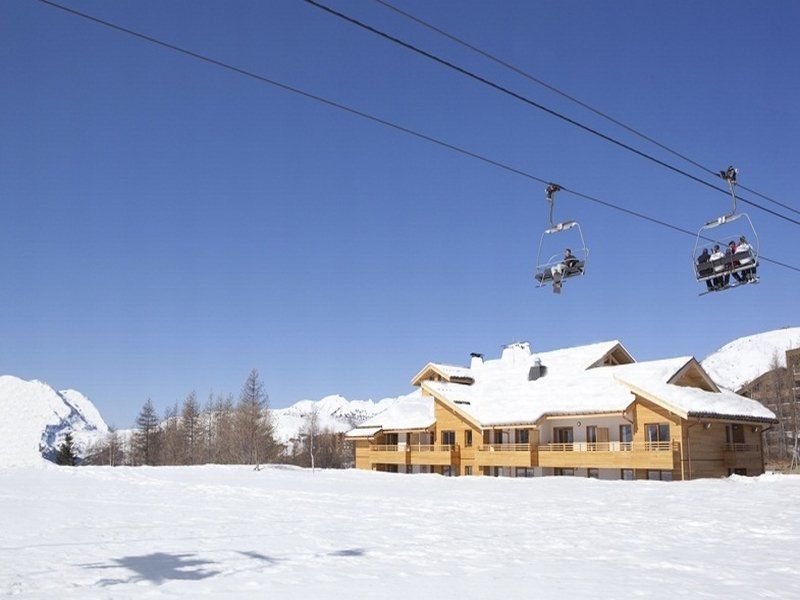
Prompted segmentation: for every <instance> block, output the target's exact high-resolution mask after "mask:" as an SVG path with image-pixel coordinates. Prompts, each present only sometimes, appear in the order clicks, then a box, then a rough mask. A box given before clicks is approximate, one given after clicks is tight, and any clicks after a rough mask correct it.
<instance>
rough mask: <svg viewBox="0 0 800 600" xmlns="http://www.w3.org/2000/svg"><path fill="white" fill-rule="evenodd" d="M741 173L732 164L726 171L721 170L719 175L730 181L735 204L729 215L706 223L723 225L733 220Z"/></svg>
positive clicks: (729, 185) (729, 186)
mask: <svg viewBox="0 0 800 600" xmlns="http://www.w3.org/2000/svg"><path fill="white" fill-rule="evenodd" d="M737 175H739V169H737V168H736V167H734V166H733V165H730V166H729V167H728V168H727V169H726V170H725V171H720V172H719V176H720V177H721V178H722V179H724V180H725V181H727V182H728V189H729V190H730V192H731V199H732V200H733V206H732V207H731V212H730V213H728V214H727V215H723V216H721V217H719V218H717V219H714V220H713V221H709V222H708V223H706V225H711V226H713V225H723V224H725V223H726V222H728V221H732V220H733V219H734V218H735V216H736V189H735V186H736V183H737V182H736V177H737Z"/></svg>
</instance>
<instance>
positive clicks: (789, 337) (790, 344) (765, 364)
mask: <svg viewBox="0 0 800 600" xmlns="http://www.w3.org/2000/svg"><path fill="white" fill-rule="evenodd" d="M793 348H800V327H788V328H786V329H776V330H774V331H765V332H764V333H758V334H756V335H750V336H747V337H742V338H739V339H736V340H733V341H732V342H730V343H728V344H725V345H724V346H723V347H722V348H720V349H719V350H717V351H716V352H714V353H712V354H710V355H709V356H708V357H707V358H706V359H705V360H703V363H702V364H703V368H704V369H705V370H706V372H707V373H708V374H709V375H710V376H711V378H712V379H713V380H714V381H715V382H716V383H717V384H719V385H721V386H723V387H726V388H728V389H729V390H734V391H736V390H738V389H740V388H741V387H742V386H743V385H745V384H747V383H750V382H751V381H753V380H754V379H757V378H758V377H759V376H761V375H763V374H764V373H766V372H768V371H771V370H772V369H773V364H774V363H776V361H777V366H779V367H785V366H786V351H787V350H791V349H793Z"/></svg>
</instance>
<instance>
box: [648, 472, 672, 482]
mask: <svg viewBox="0 0 800 600" xmlns="http://www.w3.org/2000/svg"><path fill="white" fill-rule="evenodd" d="M647 478H648V479H650V480H652V481H672V471H655V470H651V471H648V472H647Z"/></svg>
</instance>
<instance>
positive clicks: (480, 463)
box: [347, 341, 776, 480]
mask: <svg viewBox="0 0 800 600" xmlns="http://www.w3.org/2000/svg"><path fill="white" fill-rule="evenodd" d="M412 384H413V385H415V386H418V387H419V388H420V393H419V394H418V395H416V396H412V397H407V398H404V399H403V400H401V401H399V402H398V403H397V404H395V405H393V406H392V407H390V408H389V409H388V410H386V411H384V412H382V413H380V414H378V415H377V416H375V417H374V418H372V419H370V420H368V421H366V422H365V423H362V424H361V425H359V426H358V427H356V428H355V429H353V430H351V431H349V432H348V433H347V437H348V438H349V439H351V440H353V442H354V445H355V460H356V467H357V468H360V469H370V470H375V471H390V472H398V473H440V474H442V475H490V476H510V477H538V476H544V475H575V476H583V477H596V478H600V479H660V480H686V479H697V478H700V477H722V476H727V475H730V474H733V473H736V474H741V475H758V474H761V473H763V471H764V458H763V451H762V438H763V432H764V430H765V429H766V428H769V427H771V426H772V425H773V424H774V423H775V422H776V419H775V415H774V414H773V413H772V412H771V411H770V410H769V409H767V408H765V407H764V406H763V405H761V404H760V403H758V402H756V401H753V400H750V399H748V398H745V397H742V396H740V395H737V394H735V393H733V392H730V391H727V390H722V389H720V388H719V387H717V385H716V384H715V383H714V382H713V381H712V380H711V378H710V377H709V376H708V374H707V373H706V372H705V371H704V370H703V368H702V367H701V366H700V364H699V363H698V362H697V361H696V360H695V359H694V358H692V357H689V356H685V357H679V358H672V359H667V360H657V361H648V362H638V363H637V362H635V361H634V359H633V357H632V356H631V355H630V354H629V353H628V351H627V350H625V348H624V347H623V346H622V344H621V343H620V342H618V341H610V342H603V343H598V344H591V345H587V346H580V347H577V348H569V349H564V350H555V351H551V352H543V353H539V354H533V353H531V350H530V346H529V344H527V343H525V342H520V343H514V344H510V345H508V346H506V347H505V348H504V349H503V352H502V355H501V357H500V358H499V359H496V360H487V361H484V360H483V357H482V356H481V355H477V354H474V355H472V359H471V363H470V366H469V367H460V366H453V365H444V364H438V363H428V364H427V365H425V367H423V368H422V370H421V371H420V372H419V373H417V374H416V375H415V376H414V378H413V380H412Z"/></svg>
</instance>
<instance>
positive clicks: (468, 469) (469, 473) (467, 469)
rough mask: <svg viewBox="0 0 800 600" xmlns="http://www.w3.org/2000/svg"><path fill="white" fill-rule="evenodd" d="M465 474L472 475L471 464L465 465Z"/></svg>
mask: <svg viewBox="0 0 800 600" xmlns="http://www.w3.org/2000/svg"><path fill="white" fill-rule="evenodd" d="M470 433H472V432H470ZM464 475H472V467H470V466H469V465H467V466H465V467H464Z"/></svg>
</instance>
